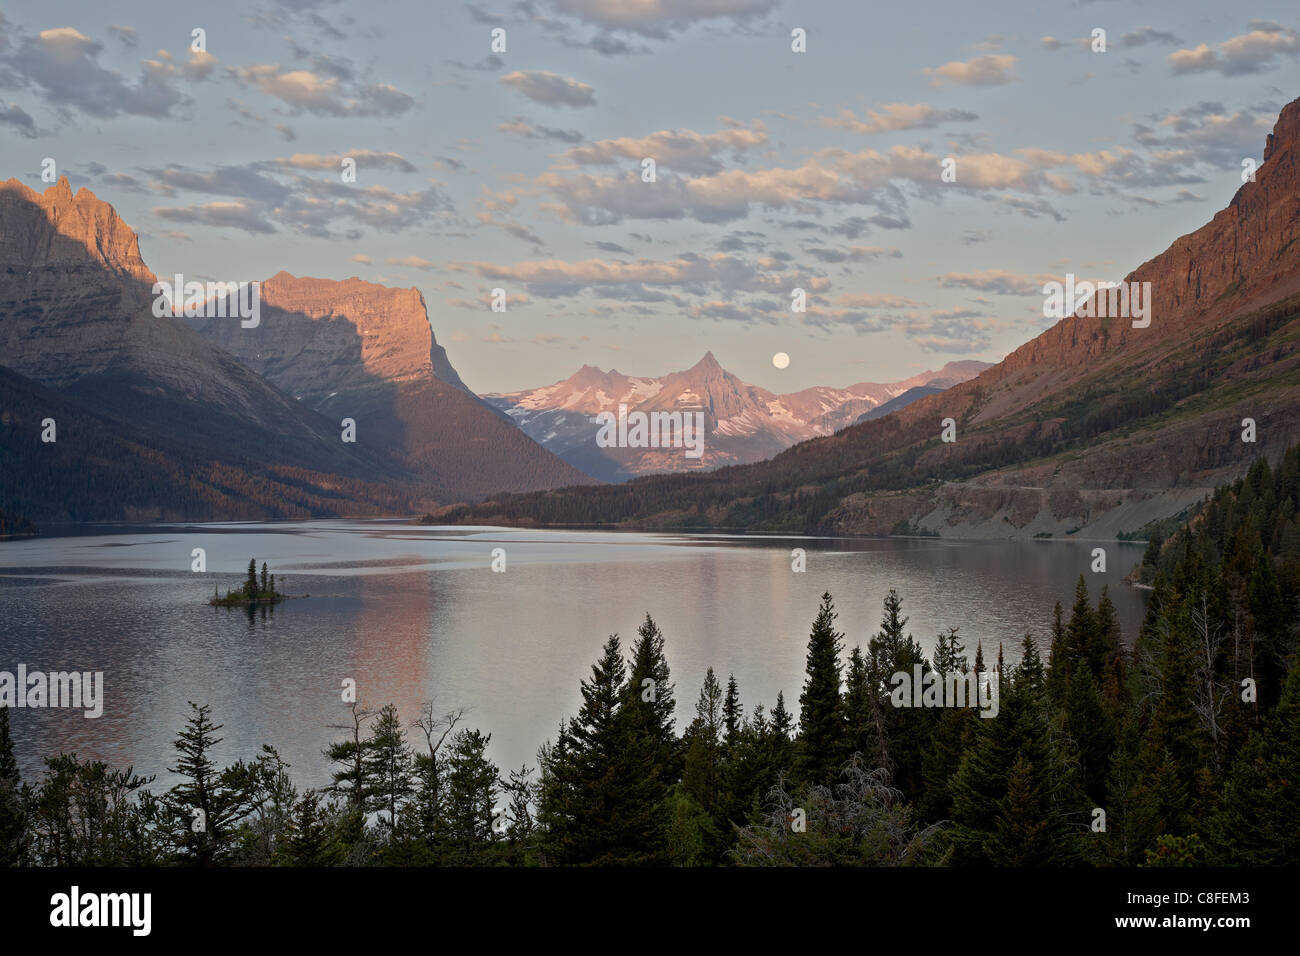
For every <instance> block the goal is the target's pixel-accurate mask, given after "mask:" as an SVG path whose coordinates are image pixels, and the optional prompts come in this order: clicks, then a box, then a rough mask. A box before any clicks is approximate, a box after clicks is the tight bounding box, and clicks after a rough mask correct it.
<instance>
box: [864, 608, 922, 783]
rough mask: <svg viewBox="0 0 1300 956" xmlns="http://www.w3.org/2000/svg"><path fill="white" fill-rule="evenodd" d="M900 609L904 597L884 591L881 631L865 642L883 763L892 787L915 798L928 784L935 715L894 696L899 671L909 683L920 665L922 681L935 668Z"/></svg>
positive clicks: (915, 689) (917, 689) (914, 690)
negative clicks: (928, 754)
mask: <svg viewBox="0 0 1300 956" xmlns="http://www.w3.org/2000/svg"><path fill="white" fill-rule="evenodd" d="M902 609H903V599H902V598H901V597H899V595H898V592H897V591H896V590H894V589H893V588H891V589H890V590H889V593H888V594H887V595H886V596H885V602H884V613H883V614H882V616H881V620H880V631H879V632H878V633H877V634H876V635H875V636H874V637H872V638H871V640H870V641H869V642H868V644H867V672H868V675H869V678H870V680H871V683H872V686H874V687H876V688H877V689H878V691H877V693H878V695H879V697H878V700H879V707H880V719H881V731H880V735H879V736H880V746H881V753H882V755H883V756H884V757H885V760H884V761H882V762H883V765H884V768H885V769H886V770H888V771H889V774H890V779H891V782H892V784H893V786H895V787H897V788H898V789H899V790H901V791H902V792H903V795H904V796H905V797H906V798H907V799H909V800H915V799H916V798H917V797H919V796H920V793H921V789H922V787H923V786H924V780H923V775H924V774H923V770H922V763H923V761H924V758H925V748H926V744H927V743H928V741H929V737H930V733H931V729H932V727H933V725H934V722H935V721H936V719H937V715H936V714H935V712H934V710H933V709H931V708H922V707H915V708H913V707H895V706H894V703H893V700H892V699H891V697H890V693H889V691H890V689H891V688H893V686H894V680H893V677H894V675H895V674H902V675H904V677H905V678H906V680H907V681H908V682H909V683H911V682H912V681H913V679H914V676H915V668H916V667H917V666H918V665H919V666H920V668H921V674H922V679H923V680H924V678H925V675H926V674H928V673H930V671H931V668H930V662H929V661H928V660H927V659H926V657H925V654H924V653H923V652H922V650H921V645H920V644H918V643H917V642H916V640H915V638H913V637H912V635H911V634H908V633H907V632H906V627H907V621H908V619H907V618H906V617H904V616H903V614H902ZM919 692H920V688H913V693H914V694H916V693H919Z"/></svg>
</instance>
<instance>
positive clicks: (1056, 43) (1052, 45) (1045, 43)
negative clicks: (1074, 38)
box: [1038, 37, 1065, 50]
mask: <svg viewBox="0 0 1300 956" xmlns="http://www.w3.org/2000/svg"><path fill="white" fill-rule="evenodd" d="M1038 43H1039V45H1040V46H1042V47H1043V48H1044V49H1046V50H1059V49H1060V48H1061V47H1063V46H1064V45H1065V44H1063V43H1062V42H1061V41H1060V40H1058V39H1056V37H1043V38H1042V39H1041V40H1039V41H1038Z"/></svg>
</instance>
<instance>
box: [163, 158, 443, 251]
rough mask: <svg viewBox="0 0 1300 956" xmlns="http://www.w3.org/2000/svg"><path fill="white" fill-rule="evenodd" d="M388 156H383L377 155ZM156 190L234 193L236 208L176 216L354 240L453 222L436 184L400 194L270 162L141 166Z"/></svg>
mask: <svg viewBox="0 0 1300 956" xmlns="http://www.w3.org/2000/svg"><path fill="white" fill-rule="evenodd" d="M375 155H388V154H375ZM147 172H149V173H150V175H152V176H153V177H154V184H153V186H154V189H156V190H157V191H159V192H161V193H163V194H164V195H167V196H172V195H176V194H177V193H179V192H195V193H207V194H210V195H218V196H226V197H232V198H234V199H235V200H236V201H237V202H236V203H235V205H237V206H238V207H239V208H238V209H234V210H232V209H227V208H224V207H220V206H217V207H214V209H212V210H207V211H205V209H204V208H202V207H188V208H186V209H183V210H181V212H178V213H176V214H175V215H182V214H184V215H189V216H192V217H196V218H195V220H194V221H201V222H203V223H205V224H208V225H231V226H233V227H235V228H241V229H246V230H247V229H248V224H249V223H250V222H254V221H256V222H258V223H262V224H265V225H267V226H268V228H267V229H264V230H262V231H276V226H280V227H284V228H287V229H290V230H293V231H295V232H298V233H301V234H303V235H309V236H317V237H320V238H335V239H336V238H345V239H356V238H360V237H361V235H362V234H363V233H362V229H361V227H363V226H368V227H370V228H373V229H375V230H378V231H380V232H399V231H401V230H403V229H408V228H411V227H414V226H425V227H427V226H429V225H431V224H435V223H437V222H439V221H442V222H451V221H452V220H453V218H454V207H453V205H452V202H451V200H450V198H449V197H448V196H447V194H446V192H445V191H444V190H443V189H442V188H441V187H440V186H437V185H434V186H430V187H428V188H425V189H417V190H411V191H409V192H398V191H395V190H392V189H390V188H388V187H387V186H383V185H379V184H363V183H344V182H342V181H341V180H340V178H339V177H337V176H328V177H317V176H305V175H300V174H298V173H295V172H293V171H292V170H291V169H290V168H287V167H282V166H276V165H274V164H273V162H261V163H258V162H254V163H248V164H245V165H242V166H235V165H229V166H218V167H214V168H212V169H206V170H197V169H192V168H190V167H186V166H181V165H177V164H172V165H169V166H167V167H164V168H162V169H153V170H147Z"/></svg>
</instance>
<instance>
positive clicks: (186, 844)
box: [167, 701, 258, 866]
mask: <svg viewBox="0 0 1300 956" xmlns="http://www.w3.org/2000/svg"><path fill="white" fill-rule="evenodd" d="M190 711H191V713H190V717H189V719H188V720H187V721H186V723H185V729H184V730H182V731H181V732H180V734H179V735H178V736H177V738H176V740H175V742H174V743H173V746H174V747H175V749H176V751H177V753H178V754H179V757H178V758H177V761H176V766H175V767H169V768H168V770H169V771H170V772H171V773H174V774H177V775H178V776H180V777H183V778H184V779H185V782H184V783H179V784H177V785H176V786H174V787H172V789H171V790H170V791H169V792H168V794H167V799H168V802H169V803H170V805H171V807H172V810H173V813H174V814H175V815H176V816H178V817H180V819H181V823H182V826H183V827H184V829H183V830H182V831H181V835H180V839H179V843H180V847H181V849H182V851H183V852H184V853H186V854H187V855H189V856H192V857H193V859H194V860H195V861H196V862H197V863H198V864H199V865H200V866H208V865H211V864H214V863H221V862H223V860H224V859H225V857H226V855H227V854H228V853H229V851H230V849H231V843H232V840H233V837H234V832H235V828H236V827H237V826H238V824H239V823H240V821H242V820H243V819H244V818H245V817H247V816H248V814H250V813H251V812H252V811H253V810H254V809H255V807H256V805H257V799H256V794H257V784H258V777H257V773H256V770H255V768H252V767H249V766H248V765H246V764H244V763H243V762H242V761H240V762H237V763H235V764H233V765H231V766H229V767H226V768H224V769H222V770H218V769H217V766H216V764H215V763H214V762H213V760H212V757H211V756H210V755H211V753H212V751H213V749H214V748H215V747H216V746H217V745H218V744H219V743H221V738H220V737H217V736H216V733H217V731H219V730H221V728H222V726H223V725H221V724H214V723H213V722H212V720H211V718H210V716H209V714H210V712H211V710H210V708H209V707H208V706H207V705H206V704H205V705H203V706H202V707H200V706H198V705H197V704H195V703H193V702H192V701H191V702H190Z"/></svg>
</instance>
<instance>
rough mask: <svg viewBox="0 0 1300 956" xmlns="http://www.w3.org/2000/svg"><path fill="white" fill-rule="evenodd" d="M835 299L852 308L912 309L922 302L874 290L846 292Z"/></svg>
mask: <svg viewBox="0 0 1300 956" xmlns="http://www.w3.org/2000/svg"><path fill="white" fill-rule="evenodd" d="M835 301H836V302H838V303H839V304H840V305H842V306H845V307H847V308H850V309H910V308H915V307H916V306H919V305H920V304H921V303H919V302H917V301H915V300H914V299H908V298H905V297H904V296H901V295H884V294H880V293H874V292H845V293H844V294H842V295H841V296H840V297H839V298H838V299H836V300H835Z"/></svg>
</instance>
